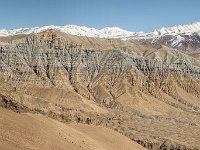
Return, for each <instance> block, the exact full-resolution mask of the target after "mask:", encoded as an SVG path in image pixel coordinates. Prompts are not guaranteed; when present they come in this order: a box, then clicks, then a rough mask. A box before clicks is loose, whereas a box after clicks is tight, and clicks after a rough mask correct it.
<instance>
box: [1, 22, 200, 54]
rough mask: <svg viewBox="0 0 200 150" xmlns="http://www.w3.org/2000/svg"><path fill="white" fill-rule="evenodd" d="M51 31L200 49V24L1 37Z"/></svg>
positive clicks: (36, 29)
mask: <svg viewBox="0 0 200 150" xmlns="http://www.w3.org/2000/svg"><path fill="white" fill-rule="evenodd" d="M49 29H54V30H59V31H61V32H64V33H67V34H71V35H77V36H87V37H98V38H119V39H122V40H126V41H134V42H139V43H141V44H154V45H155V44H162V45H166V46H169V47H172V48H177V49H180V50H184V51H199V48H200V22H197V23H192V24H189V25H176V26H173V27H168V28H166V27H163V28H160V29H156V30H154V31H152V32H148V33H144V32H130V31H126V30H124V29H121V28H118V27H106V28H103V29H100V30H99V29H95V28H88V27H85V26H77V25H65V26H54V25H51V26H43V27H34V28H20V29H14V30H5V29H3V30H0V36H11V35H12V36H13V35H19V34H31V33H39V32H42V31H46V30H49Z"/></svg>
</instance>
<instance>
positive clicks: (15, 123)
mask: <svg viewBox="0 0 200 150" xmlns="http://www.w3.org/2000/svg"><path fill="white" fill-rule="evenodd" d="M0 149H1V150H144V148H143V147H141V146H140V145H138V144H136V143H134V142H132V141H131V140H129V139H128V138H126V137H124V136H122V135H120V134H118V133H116V132H115V131H112V130H109V129H105V128H103V127H95V126H88V125H76V124H72V125H65V124H63V123H60V122H58V121H55V120H53V119H50V118H47V117H44V116H41V115H33V114H17V113H14V112H12V111H9V110H6V109H2V108H0Z"/></svg>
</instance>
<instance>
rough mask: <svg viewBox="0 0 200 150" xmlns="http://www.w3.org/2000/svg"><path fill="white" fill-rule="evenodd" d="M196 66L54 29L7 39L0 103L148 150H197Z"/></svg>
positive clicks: (2, 47)
mask: <svg viewBox="0 0 200 150" xmlns="http://www.w3.org/2000/svg"><path fill="white" fill-rule="evenodd" d="M199 78H200V60H199V59H198V57H195V56H194V55H192V54H186V53H183V52H180V51H178V50H174V49H172V48H168V47H165V46H154V47H153V46H142V45H137V44H134V43H129V42H125V41H121V40H114V39H96V38H87V37H76V36H71V35H67V34H64V33H61V32H58V31H55V30H48V31H45V32H41V33H38V34H30V35H19V36H13V37H5V38H4V39H2V42H1V44H0V82H1V85H0V105H1V106H2V107H4V108H7V109H11V110H14V111H16V112H31V113H40V114H43V115H46V116H49V117H51V118H54V119H56V120H59V121H62V122H65V123H69V122H78V123H85V124H93V125H101V126H105V127H108V128H111V129H113V130H116V131H118V132H120V133H121V134H123V135H125V136H127V137H129V138H130V139H131V140H133V141H136V142H137V143H139V144H140V145H142V146H144V147H146V148H147V149H177V150H178V149H195V148H196V149H200V143H199V139H200V135H199V134H198V133H199V132H200V126H199V123H200V83H199Z"/></svg>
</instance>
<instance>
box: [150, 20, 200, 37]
mask: <svg viewBox="0 0 200 150" xmlns="http://www.w3.org/2000/svg"><path fill="white" fill-rule="evenodd" d="M194 32H200V22H197V23H192V24H188V25H175V26H173V27H169V28H166V27H163V28H160V29H157V30H154V31H153V32H152V33H153V34H155V35H166V34H172V35H174V34H180V33H185V34H191V33H194Z"/></svg>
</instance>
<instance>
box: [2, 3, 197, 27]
mask: <svg viewBox="0 0 200 150" xmlns="http://www.w3.org/2000/svg"><path fill="white" fill-rule="evenodd" d="M0 5H1V7H0V29H14V28H20V27H34V26H43V25H52V24H53V25H66V24H76V25H84V26H88V27H95V28H103V27H107V26H118V27H121V28H123V29H126V30H130V31H151V30H153V29H155V28H159V27H162V26H172V25H175V24H188V23H193V22H198V21H200V9H199V7H200V0H0Z"/></svg>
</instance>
